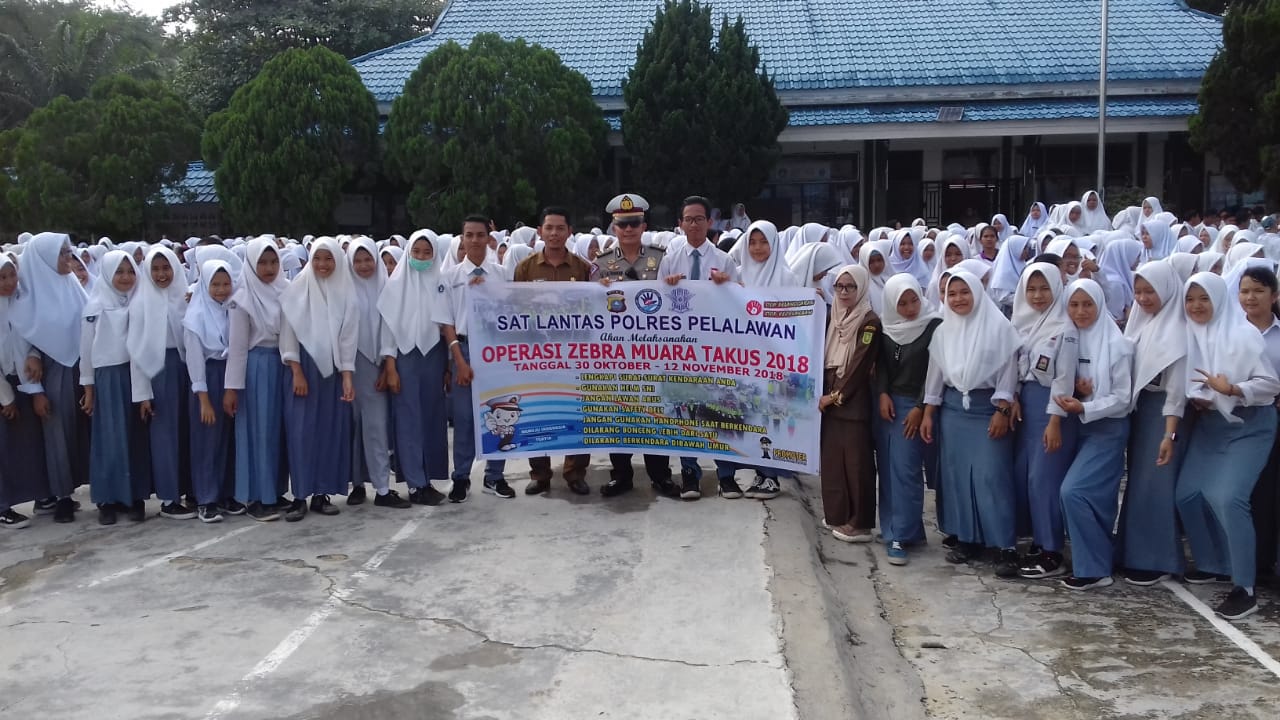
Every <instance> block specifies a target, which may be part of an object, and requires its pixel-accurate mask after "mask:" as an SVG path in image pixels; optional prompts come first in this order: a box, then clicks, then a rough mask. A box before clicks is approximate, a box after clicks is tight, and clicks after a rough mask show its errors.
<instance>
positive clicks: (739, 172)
mask: <svg viewBox="0 0 1280 720" xmlns="http://www.w3.org/2000/svg"><path fill="white" fill-rule="evenodd" d="M759 65H760V55H759V52H758V51H757V50H756V48H755V47H754V46H753V45H751V43H750V40H749V39H748V37H747V33H746V28H745V26H744V25H743V22H742V18H738V20H737V21H736V22H734V23H732V24H731V23H730V22H729V20H728V18H727V17H726V18H724V19H723V21H722V22H721V25H720V37H719V42H718V43H717V44H716V46H714V47H713V46H712V26H711V8H710V7H703V6H702V5H700V4H699V3H698V2H696V0H666V3H665V5H664V6H663V7H662V8H661V9H659V10H658V13H657V15H656V16H655V17H654V20H653V25H652V26H651V27H650V28H649V29H648V30H647V31H646V32H645V35H644V39H643V40H642V41H641V43H640V47H639V48H638V49H637V51H636V62H635V65H634V66H632V68H631V71H630V72H629V73H628V75H627V79H626V81H625V82H624V83H623V86H622V95H623V98H624V99H625V100H626V105H627V109H626V110H625V111H623V113H622V140H623V143H624V144H625V146H626V148H627V152H628V154H630V155H631V158H632V168H633V170H634V172H635V175H636V179H637V182H638V184H639V185H640V189H641V190H642V191H647V192H648V193H650V195H651V197H656V198H658V199H660V201H662V202H666V203H675V202H678V201H679V199H680V198H681V197H682V196H684V195H687V194H688V193H689V192H691V191H692V192H699V193H702V194H705V195H707V196H709V197H710V198H712V200H713V201H715V202H718V203H720V204H726V203H729V202H738V201H743V200H748V199H750V198H754V197H755V196H756V195H758V194H759V193H760V190H761V189H762V188H763V187H764V183H765V181H766V180H767V178H768V175H769V172H770V170H772V168H773V165H774V163H775V162H776V161H777V158H778V154H779V152H780V151H779V147H778V135H779V133H781V132H782V130H783V129H784V128H785V127H786V126H787V111H786V109H785V108H783V107H782V103H781V102H780V101H779V100H778V95H777V92H776V91H775V90H774V86H773V80H772V79H770V77H769V75H768V73H767V72H764V71H761V70H759Z"/></svg>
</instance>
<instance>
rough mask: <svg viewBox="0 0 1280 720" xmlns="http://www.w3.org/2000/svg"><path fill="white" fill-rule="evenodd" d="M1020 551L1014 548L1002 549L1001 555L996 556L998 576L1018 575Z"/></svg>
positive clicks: (1013, 576) (1011, 576) (1012, 576)
mask: <svg viewBox="0 0 1280 720" xmlns="http://www.w3.org/2000/svg"><path fill="white" fill-rule="evenodd" d="M1019 569H1020V568H1019V567H1018V551H1017V550H1014V549H1013V548H1009V549H1007V550H1001V551H1000V556H999V557H997V558H996V577H998V578H1015V577H1018V571H1019Z"/></svg>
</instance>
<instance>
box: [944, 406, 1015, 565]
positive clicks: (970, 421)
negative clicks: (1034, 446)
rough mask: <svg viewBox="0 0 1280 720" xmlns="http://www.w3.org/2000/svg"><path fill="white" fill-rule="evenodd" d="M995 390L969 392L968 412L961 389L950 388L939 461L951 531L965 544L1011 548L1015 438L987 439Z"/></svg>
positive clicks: (946, 522) (946, 523)
mask: <svg viewBox="0 0 1280 720" xmlns="http://www.w3.org/2000/svg"><path fill="white" fill-rule="evenodd" d="M994 394H995V393H994V391H992V390H974V391H972V392H970V393H969V409H968V410H966V409H965V408H964V405H963V403H962V400H961V394H960V392H959V391H958V390H955V389H954V388H951V387H948V388H947V389H946V392H945V393H944V395H943V399H942V434H941V437H940V443H941V444H940V449H939V461H940V466H941V468H940V469H941V477H940V478H939V479H940V481H941V486H942V490H943V492H944V494H945V495H946V504H945V505H944V507H943V512H944V513H945V515H944V521H945V525H944V527H945V529H946V532H949V533H951V534H954V535H956V536H957V537H958V538H959V539H960V541H961V542H966V543H975V544H979V545H986V546H987V547H994V548H1011V547H1014V545H1015V543H1016V542H1017V537H1016V535H1015V531H1014V518H1013V515H1014V505H1015V503H1016V502H1017V496H1016V490H1014V487H1013V435H1012V434H1006V435H1005V436H1004V437H1003V438H1000V439H999V440H992V439H991V438H990V437H988V436H987V428H988V427H989V425H990V423H991V415H992V414H993V413H994V412H995V411H996V409H995V406H994V405H992V404H991V396H992V395H994Z"/></svg>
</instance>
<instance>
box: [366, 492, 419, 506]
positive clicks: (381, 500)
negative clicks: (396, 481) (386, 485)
mask: <svg viewBox="0 0 1280 720" xmlns="http://www.w3.org/2000/svg"><path fill="white" fill-rule="evenodd" d="M373 504H374V505H375V506H376V507H389V508H398V509H400V510H403V509H405V508H410V507H413V503H411V502H409V501H408V500H405V499H404V498H402V497H400V493H398V492H396V491H395V490H388V491H387V494H386V495H374V496H373Z"/></svg>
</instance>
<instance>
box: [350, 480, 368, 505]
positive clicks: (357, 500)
mask: <svg viewBox="0 0 1280 720" xmlns="http://www.w3.org/2000/svg"><path fill="white" fill-rule="evenodd" d="M364 499H365V489H364V483H360V484H359V485H355V486H353V487H352V488H351V494H350V495H348V496H347V504H348V505H362V504H364Z"/></svg>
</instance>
